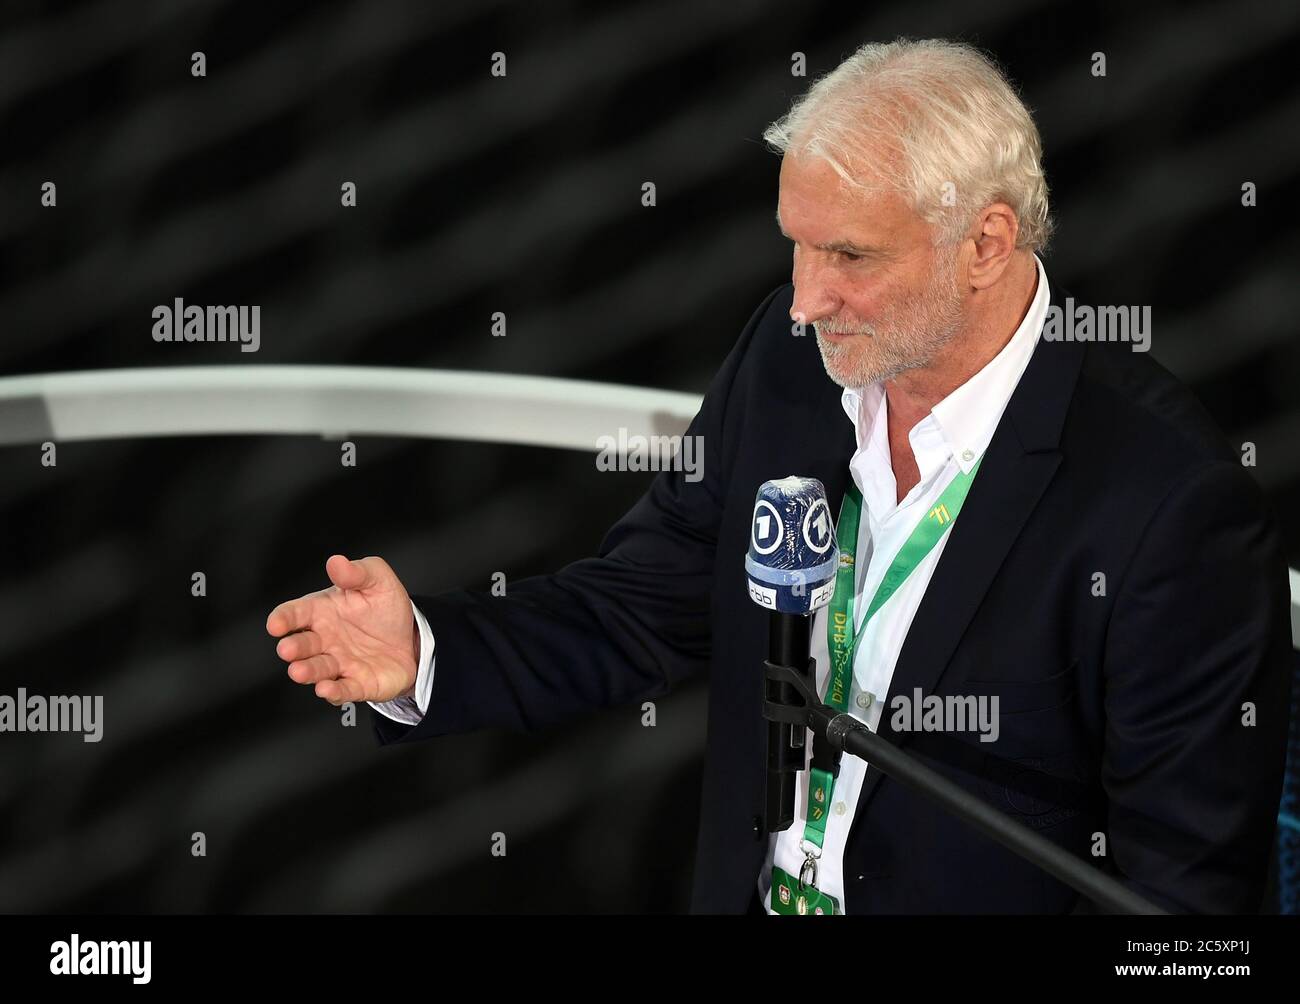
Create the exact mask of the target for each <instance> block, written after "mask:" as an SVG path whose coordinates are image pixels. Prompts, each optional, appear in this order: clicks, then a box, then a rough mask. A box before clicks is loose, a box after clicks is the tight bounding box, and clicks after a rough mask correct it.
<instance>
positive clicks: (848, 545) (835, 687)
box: [804, 457, 984, 858]
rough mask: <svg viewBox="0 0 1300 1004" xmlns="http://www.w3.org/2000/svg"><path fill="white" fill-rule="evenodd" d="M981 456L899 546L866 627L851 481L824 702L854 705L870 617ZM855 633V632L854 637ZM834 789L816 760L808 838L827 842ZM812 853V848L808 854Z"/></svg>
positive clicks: (946, 521) (912, 564) (843, 506)
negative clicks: (852, 680) (853, 687)
mask: <svg viewBox="0 0 1300 1004" xmlns="http://www.w3.org/2000/svg"><path fill="white" fill-rule="evenodd" d="M983 459H984V458H983V457H980V459H979V460H978V461H976V462H975V466H974V467H972V468H971V469H970V473H969V474H963V473H962V472H961V471H958V472H957V475H956V477H954V478H953V479H952V480H951V481H950V482H948V487H947V488H945V489H944V490H943V494H942V495H940V496H939V498H938V501H936V502H935V504H934V506H933V507H932V508H931V509H930V511H929V512H928V513H926V514H925V516H924V518H922V520H921V522H920V523H918V524H917V525H916V527H915V529H913V530H912V533H911V535H910V536H909V537H908V538H907V540H905V541H904V542H903V546H902V547H900V548H899V549H898V554H897V555H896V556H895V558H894V561H893V563H892V564H891V565H890V566H889V570H888V571H887V572H885V577H884V578H883V579H881V580H880V585H879V586H878V587H877V588H876V595H875V596H873V597H872V598H871V605H870V606H868V607H867V613H866V616H865V617H863V618H862V627H861V628H858V629H856V630H855V628H854V620H853V591H854V585H855V583H854V581H853V579H854V572H853V566H854V561H855V559H856V557H857V543H858V519H859V516H860V514H861V511H862V493H861V492H860V491H858V486H857V485H856V484H854V483H853V481H852V479H850V481H849V487H848V490H847V491H846V492H845V493H844V501H843V502H841V503H840V518H839V523H838V524H837V527H836V533H837V536H838V538H839V547H840V561H839V567H838V568H837V569H836V572H835V594H834V596H833V597H832V599H831V605H830V611H829V616H828V617H827V618H826V648H827V651H828V653H829V655H830V662H831V672H830V681H829V683H828V684H827V687H826V697H825V699H824V700H825V703H827V704H829V705H830V706H831V707H833V708H834V709H835V710H836V711H839V712H843V711H845V710H847V708H848V706H849V699H848V698H849V694H848V691H849V688H848V686H847V681H848V679H849V676H850V674H851V673H852V671H853V657H854V655H855V653H856V652H857V647H858V642H860V641H861V640H862V637H863V635H864V634H865V633H866V628H867V622H868V621H870V620H871V618H872V617H873V616H874V615H875V613H876V611H877V610H879V609H880V608H881V607H882V606H884V605H885V602H886V601H887V600H888V599H889V598H890V597H891V596H893V595H894V593H895V592H897V591H898V587H899V586H901V585H902V584H903V583H904V582H905V581H907V577H908V576H909V575H911V574H912V570H913V569H914V568H916V566H917V565H919V564H920V563H921V561H922V559H924V558H925V556H926V555H927V554H929V553H930V551H931V550H932V549H933V548H934V545H935V544H937V543H938V542H939V538H940V537H942V536H943V535H944V531H946V530H947V529H948V527H949V526H951V525H952V523H953V522H954V521H955V520H956V519H957V514H958V513H959V512H961V507H962V503H964V502H965V501H966V493H967V492H968V491H970V486H971V482H972V481H974V480H975V473H976V472H977V471H978V470H979V467H980V463H981V462H982V461H983ZM855 636H856V637H855ZM834 791H835V773H834V771H832V770H826V769H825V768H823V767H817V766H814V767H813V768H812V769H811V771H810V772H809V784H808V792H809V798H808V821H807V823H806V824H805V826H804V840H806V841H808V842H809V843H812V844H814V845H816V846H817V847H818V848H820V847H821V846H822V840H823V838H824V837H825V835H826V807H827V806H828V805H830V803H831V797H832V796H833V794H834ZM809 857H810V858H811V857H812V855H811V853H810V854H809Z"/></svg>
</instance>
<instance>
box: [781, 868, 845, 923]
mask: <svg viewBox="0 0 1300 1004" xmlns="http://www.w3.org/2000/svg"><path fill="white" fill-rule="evenodd" d="M768 901H769V903H770V904H771V907H772V912H773V913H779V914H789V915H795V916H808V915H811V916H814V917H820V916H827V915H832V914H837V913H843V911H842V910H841V909H840V903H839V900H837V899H836V898H835V897H834V896H831V895H829V894H827V893H824V892H822V891H821V890H820V889H818V888H817V887H816V886H814V885H807V884H804V885H802V886H801V885H800V884H799V880H798V879H797V878H795V877H794V876H793V875H791V874H790V873H789V872H787V871H786V870H785V869H784V868H778V867H776V866H775V865H773V866H772V890H771V892H770V893H769V894H768Z"/></svg>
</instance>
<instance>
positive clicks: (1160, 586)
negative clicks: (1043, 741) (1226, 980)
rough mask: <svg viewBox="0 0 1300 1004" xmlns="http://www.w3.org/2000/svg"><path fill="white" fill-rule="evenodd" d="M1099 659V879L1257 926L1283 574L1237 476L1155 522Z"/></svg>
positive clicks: (1200, 481) (1278, 700) (1284, 713)
mask: <svg viewBox="0 0 1300 1004" xmlns="http://www.w3.org/2000/svg"><path fill="white" fill-rule="evenodd" d="M1118 588H1119V591H1118V593H1117V594H1116V598H1115V605H1114V608H1113V612H1112V615H1111V624H1110V627H1109V631H1108V634H1107V639H1106V648H1105V663H1104V669H1105V715H1106V727H1105V734H1104V739H1103V757H1102V765H1101V770H1102V783H1103V785H1104V787H1105V790H1106V794H1107V800H1108V809H1107V833H1106V838H1107V857H1108V858H1109V864H1110V866H1111V870H1113V871H1117V872H1118V876H1117V877H1119V878H1120V879H1121V880H1122V881H1124V882H1125V883H1126V884H1128V885H1130V886H1131V887H1132V888H1133V889H1134V891H1136V892H1138V893H1140V894H1141V895H1144V896H1146V897H1147V898H1148V899H1151V900H1152V901H1154V902H1155V903H1157V904H1158V905H1160V906H1162V907H1163V908H1165V909H1167V910H1170V911H1173V912H1193V913H1241V912H1257V911H1258V910H1259V909H1260V906H1261V901H1262V899H1263V895H1264V886H1265V876H1266V872H1267V867H1268V855H1269V853H1270V848H1271V844H1272V838H1273V833H1274V829H1275V827H1276V824H1277V812H1278V801H1279V796H1280V793H1281V786H1282V773H1283V767H1284V762H1285V758H1286V739H1287V725H1288V719H1289V711H1290V707H1289V706H1290V700H1289V693H1290V659H1291V653H1290V647H1291V639H1290V625H1289V607H1288V590H1287V573H1286V566H1285V563H1284V561H1283V557H1282V550H1281V546H1280V543H1279V537H1278V533H1277V530H1276V526H1275V524H1274V522H1273V520H1272V518H1271V517H1270V514H1269V512H1268V509H1267V506H1266V504H1265V501H1264V498H1263V495H1262V493H1261V491H1260V489H1259V486H1258V485H1257V484H1256V483H1255V481H1254V479H1253V478H1251V477H1250V475H1249V474H1247V473H1246V472H1245V470H1244V469H1243V468H1242V467H1241V466H1240V465H1238V464H1234V463H1231V462H1214V463H1212V464H1210V465H1209V466H1204V467H1200V468H1198V469H1197V470H1195V471H1192V472H1191V473H1190V474H1189V475H1187V476H1186V477H1185V478H1184V479H1183V481H1182V483H1181V484H1179V485H1178V486H1176V487H1175V488H1173V489H1172V490H1171V491H1170V492H1169V494H1168V495H1167V496H1166V497H1165V499H1164V501H1163V502H1162V503H1161V504H1160V505H1159V507H1158V508H1157V509H1156V511H1155V514H1154V516H1153V517H1152V518H1151V520H1150V522H1149V524H1148V526H1147V528H1146V531H1145V534H1144V537H1143V540H1142V543H1141V544H1140V545H1139V547H1138V551H1137V554H1136V555H1135V557H1134V560H1133V561H1132V562H1131V563H1130V566H1129V568H1128V570H1127V571H1126V573H1125V574H1124V577H1123V580H1122V582H1121V583H1120V585H1119V587H1118Z"/></svg>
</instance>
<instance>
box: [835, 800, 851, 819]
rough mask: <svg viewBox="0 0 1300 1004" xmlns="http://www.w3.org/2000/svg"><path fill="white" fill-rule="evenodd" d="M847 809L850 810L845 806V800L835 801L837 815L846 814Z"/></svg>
mask: <svg viewBox="0 0 1300 1004" xmlns="http://www.w3.org/2000/svg"><path fill="white" fill-rule="evenodd" d="M846 811H848V810H847V809H846V807H845V805H844V803H843V802H836V803H835V815H837V816H842V815H844V813H845V812H846Z"/></svg>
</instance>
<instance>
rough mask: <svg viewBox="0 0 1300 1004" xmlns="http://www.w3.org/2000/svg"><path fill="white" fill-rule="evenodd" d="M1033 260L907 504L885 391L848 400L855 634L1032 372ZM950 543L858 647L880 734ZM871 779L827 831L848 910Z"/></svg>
mask: <svg viewBox="0 0 1300 1004" xmlns="http://www.w3.org/2000/svg"><path fill="white" fill-rule="evenodd" d="M1034 260H1035V262H1037V264H1038V286H1037V288H1036V290H1035V292H1034V298H1033V301H1032V302H1031V303H1030V305H1029V309H1028V310H1027V311H1026V312H1025V317H1024V320H1022V321H1021V322H1020V326H1019V327H1018V328H1017V329H1016V331H1015V333H1014V334H1012V336H1011V339H1010V341H1008V342H1007V344H1006V345H1005V346H1003V348H1002V350H1001V351H1000V352H999V353H998V354H997V355H996V356H994V357H993V358H992V359H991V360H989V362H988V363H987V365H985V366H984V368H983V369H981V370H980V371H979V372H978V373H976V374H975V375H974V376H972V377H971V378H970V379H969V380H967V381H966V382H965V383H964V384H962V385H961V386H960V387H958V388H957V389H956V390H954V391H953V392H952V393H951V394H949V395H948V396H947V397H945V398H944V399H943V400H942V401H940V402H939V403H938V404H936V405H935V406H934V407H933V408H932V409H930V413H929V414H928V415H926V417H925V418H923V419H921V421H920V422H918V423H917V424H916V425H915V426H913V428H912V430H911V431H910V432H909V433H908V436H907V438H908V442H910V443H911V445H912V453H913V455H914V456H915V458H916V466H917V467H918V468H919V470H920V472H921V480H920V481H918V482H917V483H916V485H915V486H914V487H913V488H912V490H911V491H909V492H908V493H907V495H906V496H905V497H904V498H903V500H902V502H898V501H897V499H898V485H897V483H896V482H895V480H894V470H893V466H892V464H891V463H890V451H889V437H888V434H887V433H888V421H887V416H888V413H889V406H888V400H887V398H886V397H885V391H884V387H883V386H882V385H881V384H878V383H876V384H871V385H869V386H867V387H864V388H860V389H847V390H845V391H844V394H843V402H844V410H845V412H846V413H847V414H848V416H849V419H850V420H851V421H852V422H853V428H854V431H855V432H856V434H857V443H858V448H857V451H856V452H855V453H854V454H853V459H852V460H850V461H849V473H850V474H851V475H852V476H853V481H854V483H855V484H856V485H857V486H858V489H859V490H860V491H861V492H862V516H861V520H860V522H859V525H858V540H857V560H856V561H855V562H854V569H855V570H856V572H857V582H856V587H855V590H854V596H853V615H854V624H855V627H856V628H858V629H859V630H861V629H862V619H863V616H864V615H865V614H866V611H867V607H868V606H869V605H870V599H871V597H872V596H874V595H875V592H876V589H877V587H878V586H879V585H880V581H881V580H882V579H883V578H884V577H885V572H886V571H888V569H889V566H890V565H891V564H893V561H894V558H895V557H896V556H897V555H898V552H899V549H900V548H901V547H902V546H903V542H904V541H906V540H907V538H908V537H910V536H911V534H912V531H913V530H914V529H915V528H916V526H917V524H918V523H920V522H921V520H922V519H924V518H925V515H926V513H928V512H929V511H930V509H931V508H933V506H934V505H935V503H936V502H937V501H938V498H939V496H940V495H941V494H942V493H943V490H944V489H945V488H947V487H948V484H949V483H950V482H951V481H952V479H953V478H954V477H956V476H957V472H958V471H959V470H960V471H961V472H963V473H969V472H970V469H971V468H972V467H974V466H975V464H976V462H977V461H978V460H979V459H980V457H981V456H983V455H984V450H985V449H986V448H987V447H988V445H989V441H990V440H991V439H992V438H993V431H994V430H995V429H996V428H997V425H998V420H999V419H1001V417H1002V412H1003V411H1004V410H1005V409H1006V406H1007V402H1008V401H1009V400H1010V399H1011V393H1012V391H1014V390H1015V389H1016V384H1017V383H1019V382H1020V376H1021V374H1022V373H1024V371H1025V367H1026V366H1027V365H1029V357H1030V356H1031V355H1032V354H1033V351H1034V346H1035V345H1036V344H1037V343H1038V336H1039V332H1040V331H1041V329H1042V326H1043V321H1044V320H1045V319H1046V317H1047V306H1048V293H1047V273H1046V271H1045V270H1044V269H1043V263H1042V262H1041V261H1039V259H1038V256H1037V255H1035V256H1034ZM960 518H961V517H960V516H959V517H958V519H960ZM951 525H952V524H949V526H951ZM947 540H948V534H947V533H944V535H943V536H942V537H940V538H939V540H938V542H937V543H936V544H935V546H934V547H933V548H932V549H931V550H930V552H929V554H927V555H926V556H925V557H924V558H923V559H922V560H921V562H920V564H918V565H917V566H916V567H915V568H914V569H913V570H912V573H911V574H910V575H909V576H908V577H907V578H906V579H905V580H904V581H903V584H902V585H901V586H900V587H899V588H898V590H897V591H896V592H895V593H894V594H893V595H892V596H891V597H890V598H889V600H888V601H887V602H886V603H885V604H884V605H883V606H882V607H881V608H880V609H879V610H877V611H876V613H875V615H874V616H873V617H872V618H871V620H870V622H868V623H867V625H866V629H865V631H864V632H863V638H862V641H861V642H860V643H859V644H858V648H857V652H856V654H855V655H854V659H853V678H852V680H851V681H850V683H849V693H848V709H847V710H848V713H849V714H851V715H853V717H854V718H857V719H858V720H859V721H861V722H863V723H864V724H866V726H867V727H868V728H870V729H871V730H872V731H873V732H874V731H876V727H877V725H878V724H879V722H880V717H881V715H882V713H883V712H884V703H885V701H886V699H887V697H888V694H889V683H890V680H892V679H893V676H894V665H895V663H897V662H898V654H899V652H900V651H901V650H902V648H903V641H904V639H906V637H907V630H908V628H909V627H910V626H911V624H912V618H913V617H914V616H915V615H916V611H917V608H918V607H919V606H920V605H921V597H922V596H924V595H925V590H926V587H927V586H928V585H929V583H930V577H931V576H932V575H933V574H934V569H935V566H937V565H938V563H939V558H940V556H941V555H942V554H943V549H944V545H945V544H946V543H947ZM826 618H827V608H825V607H822V608H821V609H819V610H818V611H816V613H814V614H813V623H812V646H811V653H810V654H811V655H812V657H813V658H814V659H815V660H816V662H817V693H818V694H821V695H823V696H824V695H825V693H826V687H827V683H828V679H827V678H828V674H829V671H830V658H829V654H828V649H827V643H826ZM805 749H806V753H805V761H804V769H803V770H801V771H800V772H799V780H798V784H797V785H796V788H795V816H794V822H793V823H792V824H791V825H790V827H789V828H788V829H785V830H782V831H781V832H779V833H774V834H772V836H771V840H770V843H769V851H768V859H767V862H766V864H765V865H764V867H763V869H762V871H761V872H760V874H759V877H758V894H759V896H760V897H761V898H762V902H763V905H764V907H765V909H766V910H767V911H768V913H772V912H773V911H772V907H771V903H770V901H769V898H768V890H769V889H770V888H771V884H772V866H773V863H775V864H776V865H779V866H780V867H781V868H783V869H785V871H786V872H788V873H789V874H790V875H793V876H795V877H798V875H799V870H800V868H801V867H802V865H803V862H804V857H805V855H804V852H803V851H802V850H800V843H801V841H802V840H803V835H804V827H805V825H806V821H807V818H808V817H807V812H808V779H809V771H808V766H809V764H810V763H811V761H812V754H813V734H812V731H811V730H809V731H808V735H807V736H806V742H805ZM866 773H867V762H866V761H865V760H861V759H858V758H857V757H853V756H844V757H842V758H841V761H840V773H839V776H838V777H837V778H836V779H835V790H834V794H833V797H832V801H831V804H830V811H828V812H827V814H826V831H825V835H824V838H823V841H822V848H821V853H820V856H819V858H818V863H817V888H818V889H820V890H821V891H822V892H824V893H829V894H830V895H832V896H834V897H835V898H836V900H837V901H838V902H839V904H840V908H841V909H843V908H844V870H843V859H844V847H845V844H846V843H847V841H848V836H849V830H850V828H851V827H852V825H853V817H854V814H855V813H856V811H857V806H858V793H859V792H860V791H861V789H862V781H863V778H864V777H865V776H866ZM809 849H810V850H814V851H815V845H810V846H809Z"/></svg>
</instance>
